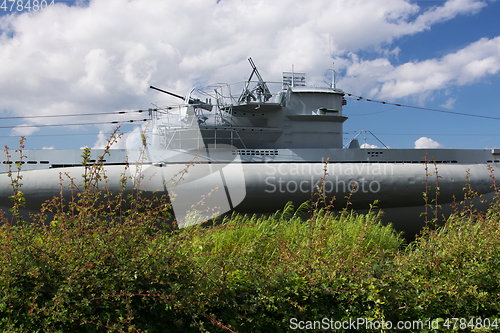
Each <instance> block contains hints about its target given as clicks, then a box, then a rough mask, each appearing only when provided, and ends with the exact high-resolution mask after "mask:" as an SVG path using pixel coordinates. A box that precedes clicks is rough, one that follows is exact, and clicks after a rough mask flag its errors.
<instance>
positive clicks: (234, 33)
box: [0, 0, 500, 149]
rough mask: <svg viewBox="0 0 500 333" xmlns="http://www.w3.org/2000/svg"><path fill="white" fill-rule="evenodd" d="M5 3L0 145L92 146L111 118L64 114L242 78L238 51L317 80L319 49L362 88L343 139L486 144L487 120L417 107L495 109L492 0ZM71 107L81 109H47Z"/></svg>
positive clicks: (499, 9)
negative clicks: (359, 134) (36, 6)
mask: <svg viewBox="0 0 500 333" xmlns="http://www.w3.org/2000/svg"><path fill="white" fill-rule="evenodd" d="M2 2H3V0H0V5H2ZM51 2H52V0H50V1H47V3H48V4H50V3H51ZM24 3H25V5H26V3H27V0H24ZM11 5H12V2H9V1H8V0H7V1H6V8H0V118H1V122H0V123H1V125H0V143H1V145H2V147H3V146H4V145H8V146H9V147H11V148H15V147H16V146H17V142H18V140H19V136H20V135H25V136H26V137H27V141H26V148H61V149H63V148H80V147H82V146H89V147H99V146H102V140H103V138H104V137H105V136H106V133H109V132H110V131H111V130H112V129H113V125H110V124H96V125H86V126H65V125H66V124H75V123H80V124H81V123H99V122H109V121H116V120H118V121H124V120H128V119H130V117H136V118H137V117H140V118H142V117H143V115H139V114H135V113H127V114H126V115H125V116H117V115H111V114H109V113H111V112H114V111H124V110H128V111H133V110H138V109H147V108H149V107H151V106H152V105H151V103H154V102H160V103H174V102H176V100H175V99H168V98H167V97H165V96H163V95H161V94H159V93H156V92H154V91H151V90H150V89H148V87H149V85H155V86H159V87H162V88H165V89H168V90H171V91H174V92H176V93H178V94H180V95H184V94H186V93H187V92H188V91H189V90H190V89H191V87H193V86H204V85H208V84H211V83H214V82H235V81H240V80H244V79H245V78H246V77H247V76H248V75H249V74H250V67H249V65H248V62H247V60H246V59H247V58H248V57H249V56H251V57H252V58H253V60H254V62H255V63H256V65H257V66H258V68H259V71H260V73H261V74H262V76H263V77H264V79H265V80H269V81H278V80H280V78H281V72H282V71H289V70H290V69H291V67H292V65H294V68H295V70H296V71H303V72H306V73H307V75H308V82H309V83H310V84H314V85H318V86H321V85H324V83H323V82H324V77H323V74H324V72H325V70H327V69H328V68H330V66H331V60H329V59H330V48H331V50H332V54H333V58H334V61H335V69H336V71H337V73H338V74H337V86H338V87H339V88H341V89H343V90H344V91H345V92H346V93H351V94H353V95H354V96H363V99H362V100H360V101H358V100H357V99H356V98H354V97H349V99H348V104H347V106H346V107H345V108H344V115H346V116H348V117H349V119H348V120H347V122H346V123H345V124H344V130H345V131H346V132H347V133H346V135H345V137H346V138H348V137H352V136H354V135H355V134H356V131H359V130H370V131H371V132H373V133H374V134H375V135H376V136H377V137H379V138H380V139H381V140H382V141H383V142H384V143H385V144H386V145H387V146H389V147H391V148H414V147H415V146H418V147H442V148H494V147H496V148H498V147H500V131H499V127H500V126H499V125H500V120H495V119H485V118H479V117H470V116H463V115H457V114H449V113H441V112H435V111H430V110H423V109H422V108H426V109H436V110H445V111H452V112H456V113H467V114H476V115H482V116H489V117H496V118H500V112H498V111H499V109H500V108H499V102H498V91H499V90H500V23H498V17H500V1H488V0H448V1H409V0H407V1H405V0H314V1H307V2H305V1H303V0H277V1H272V2H270V1H243V0H233V1H229V0H221V1H215V0H213V1H207V0H188V1H182V2H178V1H160V0H135V1H134V0H132V1H126V0H91V1H78V0H77V1H62V0H54V6H49V7H48V8H44V9H41V10H39V11H36V12H34V11H33V10H30V11H28V10H27V9H26V8H24V9H23V10H22V11H17V8H13V9H12V10H10V6H11ZM330 41H331V43H330ZM366 98H368V99H373V100H379V101H387V102H389V103H399V104H404V105H412V106H417V107H420V109H418V108H405V107H394V106H392V105H389V104H380V103H373V102H367V101H366ZM79 114H93V115H89V116H79V117H76V116H74V117H63V116H61V115H79ZM39 116H57V117H39ZM13 117H15V118H13ZM54 124H56V125H59V126H54V127H52V126H40V125H54ZM18 125H32V126H33V127H29V128H26V127H16V126H18ZM138 129H139V127H138V125H137V124H136V123H132V124H125V125H123V126H122V128H121V130H122V131H123V132H124V133H125V139H124V140H122V142H120V144H119V145H118V147H129V146H131V145H133V144H134V143H136V142H137V139H138ZM368 143H369V144H370V145H377V146H381V145H380V144H379V143H378V142H376V141H374V140H370V141H368Z"/></svg>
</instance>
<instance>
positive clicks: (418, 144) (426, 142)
mask: <svg viewBox="0 0 500 333" xmlns="http://www.w3.org/2000/svg"><path fill="white" fill-rule="evenodd" d="M442 147H443V145H442V144H440V143H438V142H436V141H434V140H432V139H430V138H428V137H425V136H423V137H421V138H420V139H418V140H417V141H415V149H423V148H430V149H432V148H442Z"/></svg>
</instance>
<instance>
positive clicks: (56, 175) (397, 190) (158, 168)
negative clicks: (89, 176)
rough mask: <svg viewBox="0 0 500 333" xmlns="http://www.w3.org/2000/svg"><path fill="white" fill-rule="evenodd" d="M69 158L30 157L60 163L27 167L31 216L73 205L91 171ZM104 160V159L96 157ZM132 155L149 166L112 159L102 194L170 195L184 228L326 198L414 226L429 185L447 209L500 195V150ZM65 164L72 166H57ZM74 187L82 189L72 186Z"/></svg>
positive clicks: (3, 198) (4, 190) (0, 198)
mask: <svg viewBox="0 0 500 333" xmlns="http://www.w3.org/2000/svg"><path fill="white" fill-rule="evenodd" d="M69 152H71V153H72V154H73V156H74V157H73V158H70V157H69V154H61V152H57V151H52V152H46V154H44V156H41V155H40V154H41V151H25V152H24V153H23V154H24V155H25V156H26V157H25V158H24V160H25V161H29V160H30V159H31V160H32V161H35V159H36V158H38V160H37V161H38V162H40V161H46V160H47V161H49V160H50V159H51V158H52V159H53V162H50V161H49V162H50V163H49V164H40V163H37V164H34V163H31V164H27V163H25V164H23V165H22V170H23V169H24V168H27V169H31V170H26V171H21V172H20V175H21V176H22V179H21V183H22V186H21V191H22V192H23V194H24V196H25V198H26V207H25V208H26V209H33V210H37V209H39V208H40V205H41V204H42V203H43V202H44V201H46V200H48V199H51V198H53V197H54V196H59V195H60V193H62V194H63V196H64V197H65V198H69V197H70V196H71V195H72V193H73V194H75V193H77V191H78V190H77V188H80V189H81V188H82V187H83V178H82V174H83V173H84V172H85V168H84V167H83V166H77V165H78V164H79V163H80V162H79V161H78V159H79V154H78V153H77V152H78V151H76V152H75V151H69ZM98 153H101V152H100V151H95V152H94V154H98ZM426 153H427V159H431V158H432V157H434V160H435V161H437V162H438V163H437V164H435V165H434V164H432V163H431V162H429V163H428V164H427V165H426V164H425V163H422V161H424V160H425V159H422V158H423V157H424V158H425V156H426ZM127 154H128V160H134V159H135V160H139V157H140V156H141V155H140V154H139V153H138V152H136V153H130V152H126V151H122V150H116V151H113V150H112V151H111V155H110V156H107V157H106V162H104V163H105V165H104V172H105V173H106V176H107V184H104V183H102V186H104V185H106V186H107V187H108V188H109V189H110V190H111V191H113V192H115V193H118V191H120V185H119V184H120V179H122V178H123V177H126V178H127V185H126V187H125V188H124V191H125V193H130V192H131V191H132V188H134V187H136V188H140V189H142V190H143V191H145V193H146V195H147V194H148V193H153V192H159V193H164V194H167V195H170V197H173V198H174V200H173V206H174V211H175V212H176V217H177V218H178V219H183V218H187V216H188V215H189V214H187V213H186V212H188V211H189V210H190V209H191V208H192V207H193V205H195V204H196V203H199V202H203V209H207V208H209V209H210V212H209V213H207V214H214V215H217V214H220V213H225V212H228V211H231V210H236V211H240V212H244V213H257V212H262V213H265V212H274V211H276V210H277V209H281V208H283V207H284V205H285V204H286V203H287V202H289V201H292V202H293V203H294V204H295V205H296V206H298V205H300V204H301V203H303V202H305V201H308V200H310V199H311V198H312V196H313V195H314V193H316V194H317V193H318V192H320V191H321V192H322V193H323V194H324V195H325V196H326V197H328V198H330V199H331V198H333V197H335V200H334V203H333V204H334V207H335V208H336V209H339V210H340V209H343V208H344V207H346V206H347V200H349V202H350V205H349V208H354V209H358V210H362V209H367V208H369V207H370V204H373V203H374V201H375V200H377V201H378V204H377V206H378V207H380V208H382V209H384V210H386V211H389V210H392V211H394V212H395V211H399V214H401V216H400V218H401V219H403V220H404V219H405V218H407V217H408V212H409V210H408V209H407V208H408V207H415V209H416V210H417V211H422V208H423V206H424V204H425V201H424V197H423V193H424V192H425V191H426V184H427V185H428V186H429V188H428V189H427V191H428V192H429V194H428V195H429V197H432V198H434V197H435V193H436V192H435V186H436V182H437V185H438V186H439V196H438V203H439V204H442V205H444V204H449V203H452V202H454V201H460V200H461V199H463V198H464V190H463V189H464V187H465V186H466V184H468V186H470V188H471V189H472V190H473V191H475V192H476V193H478V194H479V195H489V196H490V197H491V196H492V193H493V192H494V189H493V187H492V184H493V180H492V178H491V175H492V174H493V175H495V176H498V172H497V171H490V168H492V169H497V167H498V163H496V164H495V162H494V161H495V160H496V158H497V157H496V154H495V151H491V150H427V151H419V150H373V149H325V150H322V149H317V150H300V149H298V150H286V149H283V150H235V149H232V148H231V147H228V148H227V149H221V148H218V149H211V150H210V149H209V150H208V151H202V152H199V151H197V152H193V151H164V150H163V151H161V150H148V151H146V153H145V154H144V155H143V157H144V158H143V159H142V162H141V164H135V163H126V162H125V161H126V160H127ZM61 156H64V163H61V161H58V160H57V159H58V158H61ZM94 156H97V155H94ZM320 156H321V157H320ZM4 157H5V156H4ZM328 158H329V162H328V163H326V160H327V159H328ZM193 161H196V163H192V162H193ZM492 162H493V163H492ZM188 165H189V166H188ZM426 166H427V170H426ZM488 166H489V167H490V168H489V167H488ZM2 167H3V170H2V171H3V172H2V173H0V206H5V207H9V206H10V205H11V202H10V199H9V196H10V195H12V187H9V184H10V183H11V179H10V178H9V177H8V176H7V173H6V172H5V171H6V168H7V167H8V165H6V164H3V165H2ZM11 167H13V168H15V167H14V166H13V165H11ZM185 170H187V173H184V171H185ZM436 170H437V175H436ZM492 172H493V173H492ZM14 176H15V173H14ZM438 176H439V177H438ZM70 178H71V179H73V180H72V181H73V184H74V186H70V184H71V182H70ZM466 182H467V183H466ZM61 191H62V192H61ZM208 194H210V195H208ZM347 197H349V199H347ZM183 212H185V213H183ZM405 215H406V216H405ZM209 217H210V215H206V216H204V218H205V219H207V218H209ZM397 217H398V215H397V214H396V215H394V214H393V217H392V218H391V221H390V222H393V223H395V224H397V225H398V228H399V229H400V230H405V229H406V230H413V229H415V228H414V227H415V222H410V221H409V222H408V225H407V226H406V227H405V225H404V223H403V224H402V223H401V222H400V221H399V222H397V221H395V220H392V219H396V218H397ZM419 220H420V221H422V219H419ZM419 227H420V226H418V227H417V228H419Z"/></svg>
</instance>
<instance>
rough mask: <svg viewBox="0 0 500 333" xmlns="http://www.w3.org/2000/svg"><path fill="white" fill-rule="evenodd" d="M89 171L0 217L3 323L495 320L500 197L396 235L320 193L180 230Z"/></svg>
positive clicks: (98, 325)
mask: <svg viewBox="0 0 500 333" xmlns="http://www.w3.org/2000/svg"><path fill="white" fill-rule="evenodd" d="M88 156H89V155H88V151H86V152H85V153H84V165H88V163H87V162H88V161H85V159H86V158H88ZM85 177H86V181H85V186H84V188H82V189H80V195H78V196H77V197H75V198H73V200H64V199H65V198H54V200H53V201H51V202H49V203H47V204H46V205H45V206H44V208H43V210H42V213H41V214H39V215H36V216H33V219H32V221H29V222H27V221H23V220H22V218H21V216H20V215H19V214H17V215H15V216H14V217H15V218H17V222H18V223H17V224H12V223H10V222H9V221H7V220H6V219H5V218H4V217H2V221H3V226H2V227H1V228H0V249H1V250H0V251H1V255H0V290H1V293H0V328H1V329H2V330H3V331H11V332H28V331H29V332H37V331H39V332H45V331H51V332H67V331H77V332H78V331H81V332H107V331H136V332H139V331H142V332H219V331H220V332H284V331H289V330H290V329H293V328H297V329H299V330H302V328H306V327H307V328H308V327H309V326H307V325H310V327H311V330H312V331H321V330H322V329H324V328H325V325H326V323H328V324H330V323H333V322H334V321H339V322H343V321H349V320H355V319H356V318H365V319H366V320H369V321H373V322H375V321H377V322H379V323H380V322H382V321H385V322H387V321H391V322H392V323H393V324H394V325H395V323H396V322H397V321H398V320H411V321H421V322H422V323H425V326H423V327H422V329H419V330H420V331H430V329H429V325H428V323H429V320H439V323H440V329H439V330H437V331H443V330H444V326H443V325H444V324H445V323H446V320H447V319H448V318H453V317H455V318H467V320H469V319H471V318H474V320H476V319H477V318H481V319H482V320H483V319H485V318H489V319H491V323H494V319H495V318H498V313H499V312H500V299H499V298H500V296H499V295H500V285H499V281H500V225H499V223H500V222H499V207H500V204H499V201H498V197H497V199H496V201H495V202H493V203H492V205H491V208H490V210H489V211H488V212H486V213H477V212H474V211H473V210H466V211H457V213H456V214H454V215H453V216H451V217H450V218H449V219H448V220H447V222H446V223H445V225H444V226H442V227H439V228H435V229H429V228H426V229H424V230H423V231H422V233H421V235H420V236H419V237H418V238H417V239H416V240H415V241H414V242H412V243H411V244H409V245H405V244H404V240H403V238H402V237H401V235H400V234H398V233H397V232H395V231H394V229H393V228H392V227H391V226H390V225H383V224H382V223H381V222H380V219H379V216H378V215H377V214H375V213H373V212H369V213H368V214H366V215H361V214H357V213H354V212H349V211H347V210H344V211H342V212H339V213H335V212H332V211H330V210H329V208H328V207H329V206H328V205H324V207H323V208H320V205H318V202H319V201H320V200H323V199H324V198H319V199H318V201H316V202H315V203H313V204H312V208H311V213H312V214H311V215H310V217H309V218H308V219H304V218H301V216H303V214H302V213H303V212H304V211H306V210H307V209H308V208H309V205H308V204H304V205H302V206H301V207H299V208H298V209H297V210H295V209H294V207H293V206H291V205H290V204H289V205H287V206H286V207H284V209H283V210H282V211H280V212H277V213H275V214H273V215H271V216H257V215H254V216H245V215H240V214H236V213H235V214H233V215H232V216H228V217H225V218H224V219H222V220H221V221H218V222H216V223H214V224H213V225H210V226H207V225H198V226H194V227H190V228H186V229H183V230H177V228H176V227H175V223H173V224H172V223H168V222H166V221H171V220H172V218H171V216H170V204H169V202H168V198H165V197H162V196H159V195H157V194H155V195H153V197H152V198H151V197H149V198H148V199H147V200H144V199H143V198H142V196H141V193H140V192H138V191H136V192H135V194H134V195H133V196H132V195H130V196H128V197H124V195H123V193H115V194H111V193H108V192H107V191H106V187H105V185H104V186H102V187H101V188H100V187H99V186H97V184H98V183H99V182H98V181H96V180H105V173H104V170H103V168H102V165H99V163H97V164H94V165H92V166H90V165H88V166H87V169H86V172H85ZM18 179H19V178H18ZM125 182H126V178H124V179H123V183H125ZM18 183H19V184H20V182H18ZM102 183H103V182H102V181H101V184H102ZM104 184H105V182H104ZM15 189H17V190H18V192H17V194H16V196H15V198H17V201H16V203H17V206H15V207H14V209H19V208H21V207H22V202H23V201H22V192H21V191H20V190H19V187H17V188H15ZM19 193H20V194H19ZM64 202H67V204H65V203H64ZM125 202H126V203H127V205H125V204H124V203H125ZM48 212H50V213H52V214H53V215H52V216H53V218H51V219H48V218H47V216H46V215H45V214H46V213H48ZM324 318H326V319H327V321H326V322H323V321H322V320H323V319H324ZM330 320H331V321H330ZM299 321H302V322H301V325H302V326H300V327H299V324H298V323H299ZM314 321H317V323H315V322H314ZM316 324H320V325H317V326H314V325H316ZM499 324H500V323H499ZM342 330H343V329H340V331H342ZM357 330H358V331H371V330H370V329H368V328H367V326H362V327H358V329H357ZM415 330H416V329H415ZM469 330H472V328H469ZM490 330H491V329H490ZM380 331H387V330H384V329H383V327H382V328H380ZM434 331H436V330H434ZM483 331H488V330H483Z"/></svg>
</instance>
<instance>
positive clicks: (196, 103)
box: [149, 86, 213, 111]
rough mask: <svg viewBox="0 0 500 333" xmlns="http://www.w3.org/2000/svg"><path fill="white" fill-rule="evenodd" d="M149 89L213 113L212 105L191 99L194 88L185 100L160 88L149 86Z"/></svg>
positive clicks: (197, 99)
mask: <svg viewBox="0 0 500 333" xmlns="http://www.w3.org/2000/svg"><path fill="white" fill-rule="evenodd" d="M149 88H151V89H154V90H158V91H160V92H162V93H165V94H168V95H170V96H174V97H177V98H180V99H182V100H183V101H185V102H186V103H187V104H194V105H197V106H198V107H200V108H202V109H204V110H207V111H212V107H213V105H212V104H210V103H206V102H203V101H201V100H200V99H199V98H196V99H194V98H191V97H190V95H191V93H192V92H193V90H194V88H193V90H191V92H190V93H189V94H188V96H187V97H185V98H184V97H182V96H181V95H177V94H174V93H172V92H170V91H166V90H163V89H160V88H156V87H153V86H149Z"/></svg>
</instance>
